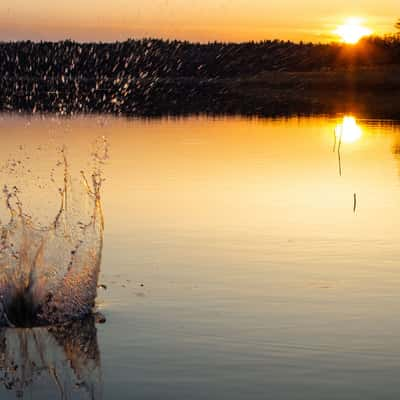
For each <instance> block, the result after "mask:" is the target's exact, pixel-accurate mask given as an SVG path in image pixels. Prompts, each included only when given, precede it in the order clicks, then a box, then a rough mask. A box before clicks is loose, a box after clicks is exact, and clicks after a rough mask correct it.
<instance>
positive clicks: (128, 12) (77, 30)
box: [0, 0, 400, 42]
mask: <svg viewBox="0 0 400 400" xmlns="http://www.w3.org/2000/svg"><path fill="white" fill-rule="evenodd" d="M349 17H359V18H361V19H362V21H363V24H364V25H365V26H366V27H368V28H370V29H371V30H372V31H373V32H374V33H377V34H383V33H392V32H394V27H393V25H394V23H395V21H396V19H397V17H399V18H400V7H399V0H382V1H376V0H359V1H348V0H336V1H330V2H321V1H320V0H305V1H297V0H296V1H293V0H270V1H266V0H201V1H197V0H192V1H190V0H151V1H148V0H140V1H139V0H113V1H110V0H68V1H63V2H60V1H54V0H2V1H1V2H0V40H7V41H8V40H20V39H31V40H59V39H65V38H71V39H74V40H80V41H113V40H125V39H127V38H138V37H162V38H170V39H175V38H176V39H188V40H191V41H201V42H207V41H214V40H224V41H246V40H263V39H274V38H279V39H285V40H286V39H290V40H295V41H300V40H305V41H314V42H319V41H321V42H329V41H332V40H335V39H336V37H335V35H334V34H333V32H334V31H335V29H337V27H338V25H340V24H342V23H344V21H345V20H346V19H347V18H349Z"/></svg>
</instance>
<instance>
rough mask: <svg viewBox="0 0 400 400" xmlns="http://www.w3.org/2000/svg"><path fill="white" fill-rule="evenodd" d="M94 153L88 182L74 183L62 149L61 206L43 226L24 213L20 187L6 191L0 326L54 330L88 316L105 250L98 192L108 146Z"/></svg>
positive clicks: (101, 144)
mask: <svg viewBox="0 0 400 400" xmlns="http://www.w3.org/2000/svg"><path fill="white" fill-rule="evenodd" d="M95 148H96V150H95V151H94V152H93V155H92V159H93V163H92V166H91V168H92V171H91V174H90V178H88V177H87V176H86V174H85V172H84V171H81V172H80V177H79V179H72V177H71V174H70V166H69V164H68V160H67V155H66V149H65V148H61V150H60V156H61V161H60V165H61V166H63V185H62V187H60V188H59V195H60V206H59V210H58V212H57V213H56V215H55V217H54V218H53V219H52V221H51V223H50V224H48V225H46V226H42V225H39V224H36V223H35V222H34V219H33V217H32V216H31V215H29V214H28V213H27V212H25V210H24V207H23V203H22V201H21V200H20V191H19V189H18V187H16V186H14V187H12V188H10V187H8V186H5V187H4V189H3V194H4V201H5V205H6V207H7V210H8V212H9V215H10V217H9V221H8V222H7V223H6V224H1V222H0V325H8V326H32V325H47V324H58V323H62V322H65V321H68V320H71V319H80V318H82V317H84V316H86V315H88V314H90V313H91V311H92V309H93V307H94V305H95V298H96V295H97V282H98V276H99V272H100V262H101V251H102V245H103V229H104V221H103V214H102V209H101V199H100V190H101V185H102V181H103V178H102V175H101V166H102V164H104V162H105V161H106V159H107V158H108V146H107V142H106V140H105V139H102V140H100V141H97V142H96V143H95ZM86 203H88V204H89V207H88V208H86V207H85V206H84V205H85V204H86Z"/></svg>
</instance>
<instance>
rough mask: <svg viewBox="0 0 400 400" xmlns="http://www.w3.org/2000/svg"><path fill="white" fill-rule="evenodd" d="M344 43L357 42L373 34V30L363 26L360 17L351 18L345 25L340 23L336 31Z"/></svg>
mask: <svg viewBox="0 0 400 400" xmlns="http://www.w3.org/2000/svg"><path fill="white" fill-rule="evenodd" d="M334 33H335V34H336V35H338V36H339V37H340V38H341V40H342V41H343V42H344V43H348V44H356V43H357V42H358V41H359V40H360V39H361V38H363V37H364V36H368V35H371V34H372V30H371V29H369V28H367V27H365V26H363V25H362V22H361V20H360V19H359V18H349V19H348V20H347V21H346V23H345V24H344V25H340V26H339V27H338V28H337V29H336V30H335V32H334Z"/></svg>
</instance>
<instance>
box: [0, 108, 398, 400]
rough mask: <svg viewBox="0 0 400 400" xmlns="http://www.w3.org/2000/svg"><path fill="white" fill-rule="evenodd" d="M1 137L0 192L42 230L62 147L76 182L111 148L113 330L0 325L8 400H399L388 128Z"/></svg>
mask: <svg viewBox="0 0 400 400" xmlns="http://www.w3.org/2000/svg"><path fill="white" fill-rule="evenodd" d="M0 137H1V143H2V145H1V148H0V158H1V160H2V161H3V164H4V165H3V166H2V168H1V169H0V173H1V179H2V181H1V183H2V184H7V185H8V188H9V189H10V188H12V187H13V185H15V186H16V187H18V191H19V197H20V198H21V203H22V204H23V205H24V210H29V214H30V216H31V217H32V219H33V220H34V221H36V223H37V224H39V223H40V222H41V223H42V224H44V225H46V223H47V222H48V221H51V220H52V219H53V218H54V215H55V213H56V212H57V209H58V207H59V204H58V201H59V196H58V193H57V192H58V188H59V186H62V174H60V173H58V172H57V171H58V169H57V168H62V166H61V167H60V165H59V164H58V163H59V160H58V158H59V149H60V148H63V149H66V150H65V152H66V153H67V154H68V162H69V168H70V170H71V175H72V176H79V171H80V170H81V169H85V170H87V169H88V168H87V167H88V164H89V167H90V165H91V163H92V159H93V143H96V141H98V140H99V138H103V137H104V138H105V139H106V140H107V142H108V144H109V149H110V157H109V159H108V161H105V163H104V165H103V166H102V172H103V176H104V178H105V179H106V180H105V182H103V188H102V207H103V213H104V219H105V233H104V246H103V252H102V264H101V275H100V281H99V283H101V284H104V285H106V287H107V288H106V289H103V288H100V289H99V296H98V299H97V303H98V308H99V309H100V310H101V312H102V313H103V314H104V315H105V316H106V317H107V322H106V323H105V324H97V325H96V324H95V322H94V321H93V320H92V319H88V320H85V321H82V322H75V323H72V324H69V325H66V326H63V327H56V326H53V327H42V328H34V329H21V328H20V329H13V328H3V329H2V330H1V332H0V380H1V385H0V398H1V399H14V398H26V399H45V400H47V399H49V400H50V399H57V398H60V399H81V398H82V399H84V398H88V399H91V398H94V399H100V398H104V399H115V400H116V399H136V398H137V399H222V398H226V399H246V400H247V399H307V400H309V399H315V400H320V399H360V400H361V399H362V400H365V399H397V398H398V397H399V395H400V383H399V379H398V375H399V371H400V322H399V320H398V315H399V312H400V300H399V286H400V270H399V263H398V261H399V258H400V248H399V246H398V243H399V239H400V229H399V222H400V207H399V205H400V175H399V171H400V159H398V154H399V153H400V126H399V125H397V124H396V123H395V122H393V121H378V120H357V119H356V118H354V117H352V116H346V117H345V118H343V117H338V118H336V119H332V118H329V119H328V118H307V119H288V120H262V119H253V120H250V119H241V118H217V119H207V118H187V119H162V120H158V121H151V120H127V119H123V118H120V119H118V118H106V117H77V118H72V119H69V118H68V119H67V118H66V119H57V118H52V117H50V116H48V117H46V118H40V117H35V118H32V117H21V116H12V115H7V116H6V115H4V116H3V117H1V119H0ZM102 140H103V139H102ZM62 145H64V147H62ZM21 160H22V161H21ZM13 161H14V162H15V163H16V164H15V165H13V164H12V163H13ZM18 161H21V163H20V164H18ZM59 172H60V171H59ZM75 173H76V174H75ZM60 179H61V181H60ZM4 196H5V194H3V197H4ZM76 197H77V198H75V199H72V200H69V201H72V202H73V204H74V207H75V209H76V207H78V206H79V207H81V206H82V204H83V203H85V201H84V198H82V197H80V196H78V195H77V196H76ZM2 204H3V203H2ZM88 207H90V204H89V205H88ZM7 212H8V210H7V207H4V209H3V210H0V222H3V223H4V221H7ZM43 221H45V222H43ZM39 278H40V277H39Z"/></svg>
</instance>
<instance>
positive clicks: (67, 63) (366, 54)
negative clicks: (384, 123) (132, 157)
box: [0, 38, 400, 119]
mask: <svg viewBox="0 0 400 400" xmlns="http://www.w3.org/2000/svg"><path fill="white" fill-rule="evenodd" d="M385 40H386V41H385ZM385 40H384V39H378V38H375V39H374V38H371V39H369V41H368V40H367V41H365V42H364V43H361V44H360V45H359V46H355V47H354V46H353V47H349V46H345V45H337V44H332V45H312V44H293V43H290V42H279V41H272V42H262V43H248V44H218V43H215V44H209V45H196V44H190V43H187V42H164V41H155V40H147V41H146V40H143V41H128V42H124V43H116V44H95V45H94V44H79V43H74V42H69V41H67V42H58V43H32V42H20V43H2V44H1V43H0V74H1V75H0V77H1V78H0V111H12V112H43V113H45V112H55V113H59V114H62V115H71V114H76V113H93V112H95V113H113V114H123V115H128V116H148V117H152V116H162V115H187V114H229V115H233V114H241V115H259V116H290V115H311V114H321V113H322V114H335V113H345V112H353V113H358V114H360V115H362V116H365V117H380V118H393V119H400V104H399V103H400V102H399V101H398V100H399V94H400V44H399V43H400V41H399V40H397V39H396V38H391V39H389V38H387V39H385ZM378 55H379V57H378ZM374 57H375V58H374ZM397 58H399V60H397Z"/></svg>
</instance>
